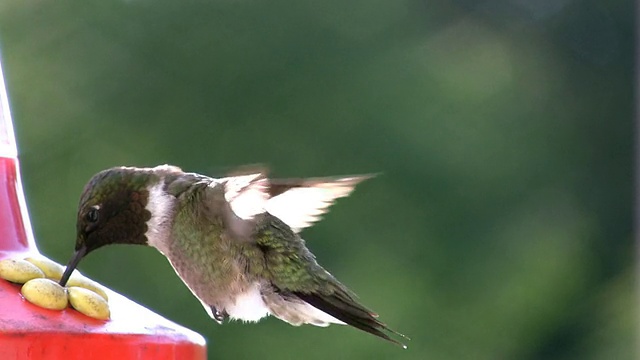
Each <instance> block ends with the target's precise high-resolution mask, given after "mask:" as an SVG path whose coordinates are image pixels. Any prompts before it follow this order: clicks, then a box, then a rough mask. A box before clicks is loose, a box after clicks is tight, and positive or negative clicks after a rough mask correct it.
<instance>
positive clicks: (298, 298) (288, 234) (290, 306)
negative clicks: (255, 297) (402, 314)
mask: <svg viewBox="0 0 640 360" xmlns="http://www.w3.org/2000/svg"><path fill="white" fill-rule="evenodd" d="M254 234H255V236H256V244H257V246H258V248H259V249H260V250H261V251H262V254H263V257H262V258H263V259H264V272H263V274H261V276H263V277H266V278H267V279H268V281H269V282H270V285H271V288H270V289H264V290H263V292H262V294H263V298H264V299H265V302H266V303H267V306H269V310H270V311H271V313H272V314H273V315H274V316H276V317H278V318H280V319H281V320H284V321H286V322H289V323H291V324H293V325H300V324H302V323H310V324H314V325H320V326H326V325H328V323H329V322H333V323H346V324H348V325H351V326H353V327H356V328H358V329H360V330H363V331H366V332H368V333H370V334H373V335H376V336H379V337H381V338H383V339H386V340H388V341H391V342H393V343H396V344H398V345H401V346H403V347H404V345H403V344H401V343H400V342H398V341H396V340H394V339H392V338H391V337H390V336H389V335H388V334H387V333H386V332H391V333H395V334H398V335H401V334H399V333H397V332H396V331H394V330H392V329H390V328H389V327H387V325H385V324H384V323H382V322H381V321H379V320H378V319H377V316H378V315H376V314H375V313H374V312H372V311H371V310H369V309H367V308H366V307H365V306H363V305H362V304H360V303H359V302H358V301H357V300H356V296H355V294H353V293H352V292H351V291H349V289H347V288H346V287H345V286H344V285H342V284H341V283H340V282H339V281H338V280H337V279H336V278H335V277H333V276H332V275H331V274H330V273H329V272H327V271H326V270H325V269H324V268H322V266H320V265H319V264H318V263H317V262H316V260H315V257H314V256H313V254H312V253H311V252H310V251H309V250H308V249H307V247H306V246H305V243H304V240H302V239H301V238H300V236H299V235H298V234H296V233H295V232H293V231H292V229H291V228H290V227H289V226H287V224H285V223H284V222H282V221H280V220H279V219H278V218H276V217H274V216H271V215H269V214H265V215H263V216H261V219H258V221H257V226H256V231H255V233H254ZM311 310H313V311H311ZM318 310H319V312H320V313H322V314H323V315H324V316H318ZM336 320H337V321H336ZM401 336H402V335H401Z"/></svg>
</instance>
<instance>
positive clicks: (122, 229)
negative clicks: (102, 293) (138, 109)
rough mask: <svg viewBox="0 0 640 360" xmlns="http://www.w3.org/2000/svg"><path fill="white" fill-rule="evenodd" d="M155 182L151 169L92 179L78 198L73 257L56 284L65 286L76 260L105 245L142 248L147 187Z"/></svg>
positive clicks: (114, 172)
mask: <svg viewBox="0 0 640 360" xmlns="http://www.w3.org/2000/svg"><path fill="white" fill-rule="evenodd" d="M158 181H159V177H158V175H157V174H156V173H155V172H154V171H153V169H139V168H131V167H117V168H111V169H108V170H104V171H101V172H99V173H98V174H96V175H94V176H93V177H92V178H91V180H89V182H88V183H87V185H86V186H85V188H84V191H83V192H82V196H81V197H80V204H79V207H78V218H77V223H76V230H77V235H76V246H75V254H74V256H73V258H72V259H71V261H70V262H69V264H68V265H67V268H66V270H65V273H64V275H63V277H62V279H61V280H60V284H61V285H63V286H64V285H65V284H66V282H67V280H68V279H69V277H70V276H71V273H72V272H73V270H74V268H75V267H76V266H77V265H78V263H79V262H80V260H81V259H82V258H83V257H84V256H85V255H87V254H88V253H90V252H91V251H93V250H95V249H98V248H100V247H102V246H105V245H109V244H140V245H146V244H147V238H146V235H145V233H146V232H147V221H148V220H149V219H150V218H151V213H150V212H149V210H147V202H148V200H149V185H150V184H153V183H157V182H158Z"/></svg>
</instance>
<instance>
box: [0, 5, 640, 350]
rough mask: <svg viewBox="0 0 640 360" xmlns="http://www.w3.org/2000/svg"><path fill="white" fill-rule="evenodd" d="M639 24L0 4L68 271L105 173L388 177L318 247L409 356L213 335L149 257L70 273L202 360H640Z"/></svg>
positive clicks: (43, 228)
mask: <svg viewBox="0 0 640 360" xmlns="http://www.w3.org/2000/svg"><path fill="white" fill-rule="evenodd" d="M633 10H634V9H633V2H630V1H617V0H612V1H608V2H602V1H595V0H593V1H578V0H560V1H559V0H539V1H533V0H531V1H527V0H485V1H482V0H480V1H475V0H474V1H470V0H457V1H456V0H451V1H438V0H436V1H412V0H386V1H385V0H366V1H365V0H351V1H337V0H328V1H294V0H289V1H287V0H269V1H264V0H217V1H215V0H212V1H185V2H179V1H166V0H156V1H144V0H140V1H136V0H132V1H95V0H94V1H84V2H70V1H56V2H45V1H6V2H3V3H2V4H0V40H1V48H2V56H3V62H4V67H5V74H6V77H7V81H8V84H7V85H8V90H9V95H10V102H11V106H12V112H13V117H14V121H15V128H16V132H17V137H18V146H19V151H20V158H21V165H22V174H23V178H24V184H25V190H26V195H27V200H28V204H29V208H30V212H31V217H32V222H33V224H34V231H35V233H36V236H37V239H38V240H37V241H38V246H39V248H40V250H41V251H42V252H44V253H45V254H47V255H49V256H50V257H52V258H53V259H56V260H58V261H59V262H63V263H64V262H66V261H67V259H68V258H69V257H70V255H71V253H72V248H73V243H74V235H75V224H74V223H75V210H76V209H75V207H76V205H77V199H78V197H79V194H80V191H81V190H82V187H83V185H84V183H85V181H86V180H87V179H88V178H89V177H90V176H91V175H92V174H93V173H95V172H97V171H99V170H101V169H103V168H107V167H111V166H115V165H137V166H145V165H157V164H163V163H171V164H175V165H178V166H181V167H183V168H184V169H187V170H190V171H196V172H201V173H205V174H211V175H220V174H223V173H224V172H225V171H227V170H228V169H231V168H233V166H236V165H242V164H246V163H257V162H263V163H267V164H269V165H270V166H271V167H272V169H273V175H275V176H326V175H338V174H351V173H361V172H365V173H366V172H381V173H382V176H379V177H377V178H376V179H374V180H371V181H368V182H366V183H365V184H363V185H362V186H360V187H359V188H358V191H356V192H355V193H354V194H353V195H352V196H351V197H350V198H349V199H345V200H341V201H339V203H338V205H337V206H335V207H333V208H332V211H331V213H330V214H328V216H326V219H325V220H324V221H323V222H321V223H319V224H317V225H316V226H315V227H314V228H312V229H310V230H307V231H305V233H304V236H305V238H306V239H307V240H308V244H309V246H310V247H311V249H312V250H313V251H314V252H315V253H316V255H317V256H318V259H319V261H320V262H321V263H322V264H324V265H325V266H326V267H327V268H328V269H330V271H332V272H333V273H334V274H335V275H337V276H338V277H339V278H340V279H342V280H343V282H345V283H346V284H347V285H349V286H350V287H352V288H353V289H354V290H355V291H356V292H357V293H358V294H359V295H360V297H361V299H362V300H363V302H364V303H365V304H367V305H369V306H370V307H372V308H373V309H375V310H376V311H378V312H379V313H380V314H381V319H383V320H384V321H385V322H387V323H388V324H390V325H391V326H392V327H394V328H396V329H398V330H399V331H401V332H404V333H406V334H407V335H409V336H411V338H412V341H410V342H409V349H408V350H406V351H402V350H400V349H398V348H397V347H395V346H392V345H389V344H387V343H384V342H382V341H379V340H377V339H375V338H373V337H371V336H369V335H366V334H364V333H361V332H358V331H355V330H352V329H347V328H344V327H340V326H331V327H329V328H327V329H321V328H316V327H313V326H303V327H300V328H295V327H292V326H289V325H287V324H285V323H282V322H280V321H277V320H275V319H268V320H265V321H262V322H261V323H259V324H256V325H243V324H239V323H232V324H225V325H224V326H218V325H217V324H215V323H214V322H213V321H212V320H210V319H208V318H207V316H206V314H205V312H204V311H203V310H202V309H201V308H200V305H199V303H198V302H197V300H195V299H194V298H193V297H192V296H191V294H190V293H189V292H188V290H187V289H186V288H185V287H184V286H183V285H182V283H181V282H180V280H179V279H177V278H176V276H175V275H174V272H173V270H172V269H171V268H170V266H169V265H168V263H167V262H166V260H165V259H164V258H163V257H162V256H161V255H159V254H158V253H157V252H155V251H153V250H152V249H148V248H142V247H124V246H120V247H118V246H114V247H110V248H106V249H104V250H101V251H99V252H96V253H95V254H92V255H91V256H89V257H88V258H87V259H86V260H85V261H84V262H83V263H82V264H81V266H80V268H81V269H82V270H84V272H85V273H87V274H88V275H90V276H92V277H93V278H95V279H97V280H99V281H101V282H103V283H104V284H107V285H109V286H111V287H112V288H113V289H115V290H117V291H120V292H122V293H124V294H126V295H127V296H129V297H130V298H132V299H134V300H136V301H138V302H140V303H142V304H144V305H146V306H148V307H150V308H152V309H154V310H155V311H157V312H159V313H160V314H163V315H164V316H166V317H167V318H169V319H172V320H174V321H176V322H178V323H180V324H183V325H185V326H187V327H190V328H192V329H194V330H196V331H198V332H200V333H201V334H203V335H204V336H205V337H206V338H207V339H208V346H209V354H210V358H211V359H218V358H238V359H241V358H258V357H261V358H264V357H267V358H279V359H298V358H301V356H302V354H305V358H309V359H326V358H350V359H376V358H399V359H613V358H615V359H633V358H635V356H634V352H635V345H634V342H635V340H636V336H635V322H636V320H637V318H638V317H637V313H636V303H637V300H636V299H635V295H636V294H635V291H634V283H635V281H634V263H633V253H634V251H633V234H632V217H631V213H632V195H633V194H632V166H631V165H632V149H633V146H632V140H633V136H632V133H633V96H632V89H633V72H632V69H633V39H634V37H633V35H634V34H633V13H634V11H633ZM266 354H268V355H267V356H265V355H266Z"/></svg>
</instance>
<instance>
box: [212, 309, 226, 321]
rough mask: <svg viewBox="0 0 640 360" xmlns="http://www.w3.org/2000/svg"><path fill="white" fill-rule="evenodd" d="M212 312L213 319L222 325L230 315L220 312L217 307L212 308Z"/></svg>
mask: <svg viewBox="0 0 640 360" xmlns="http://www.w3.org/2000/svg"><path fill="white" fill-rule="evenodd" d="M211 312H212V313H213V319H214V320H215V321H216V322H217V323H218V324H222V323H223V322H224V321H225V320H226V319H227V317H228V316H229V314H227V312H226V311H220V310H218V309H216V307H215V306H212V307H211Z"/></svg>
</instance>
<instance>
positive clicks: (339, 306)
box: [295, 292, 407, 349]
mask: <svg viewBox="0 0 640 360" xmlns="http://www.w3.org/2000/svg"><path fill="white" fill-rule="evenodd" d="M295 295H296V296H297V297H299V298H300V299H301V300H303V301H305V302H307V303H308V304H309V305H311V306H313V307H315V308H317V309H319V310H322V311H324V312H325V313H327V314H329V315H331V316H333V317H335V318H336V319H338V320H341V321H343V322H345V323H346V324H348V325H351V326H353V327H355V328H358V329H360V330H362V331H366V332H368V333H369V334H372V335H375V336H378V337H380V338H383V339H385V340H387V341H390V342H392V343H394V344H396V345H399V346H401V347H403V348H405V349H406V348H407V346H406V345H405V344H403V343H401V342H399V341H397V340H395V339H393V338H391V337H390V336H389V335H387V334H386V333H385V332H384V331H388V332H391V333H394V334H396V335H398V336H401V337H404V338H406V336H404V335H402V334H401V333H399V332H397V331H395V330H392V329H390V328H389V327H388V326H387V325H385V324H384V323H383V322H381V321H380V320H378V319H376V317H377V315H376V314H374V313H372V312H369V311H367V310H366V309H365V308H363V307H361V306H358V304H354V303H353V302H347V301H345V299H342V298H341V297H339V296H335V295H322V294H318V293H301V292H296V293H295Z"/></svg>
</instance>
